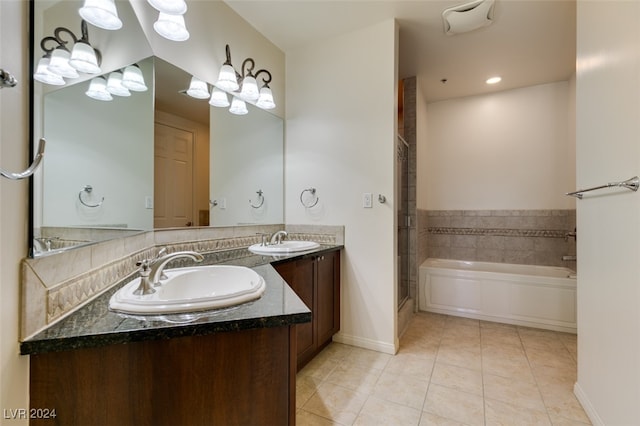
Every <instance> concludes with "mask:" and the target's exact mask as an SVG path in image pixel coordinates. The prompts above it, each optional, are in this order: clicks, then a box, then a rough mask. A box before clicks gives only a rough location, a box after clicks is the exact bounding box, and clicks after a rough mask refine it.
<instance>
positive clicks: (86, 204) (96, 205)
mask: <svg viewBox="0 0 640 426" xmlns="http://www.w3.org/2000/svg"><path fill="white" fill-rule="evenodd" d="M92 191H93V187H92V186H91V185H85V186H84V188H83V189H82V191H80V192H78V200H80V202H81V203H82V205H83V206H87V207H90V208H92V209H94V208H96V207H100V206H101V205H102V203H104V197H102V200H100V202H99V203H97V204H88V203H87V202H85V201H84V200H83V199H82V193H83V192H86V193H87V194H91V192H92Z"/></svg>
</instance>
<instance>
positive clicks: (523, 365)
mask: <svg viewBox="0 0 640 426" xmlns="http://www.w3.org/2000/svg"><path fill="white" fill-rule="evenodd" d="M482 371H483V373H485V374H493V375H495V376H500V377H506V378H510V379H513V380H521V381H526V382H535V379H534V378H533V374H532V372H531V368H530V367H529V362H528V361H527V358H526V357H524V356H506V357H488V356H485V357H483V358H482Z"/></svg>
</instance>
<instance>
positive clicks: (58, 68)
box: [33, 20, 101, 86]
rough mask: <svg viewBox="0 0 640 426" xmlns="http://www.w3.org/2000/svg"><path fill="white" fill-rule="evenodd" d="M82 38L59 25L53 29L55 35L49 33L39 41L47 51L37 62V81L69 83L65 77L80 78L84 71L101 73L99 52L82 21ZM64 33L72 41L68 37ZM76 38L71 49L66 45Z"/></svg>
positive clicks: (54, 83) (86, 72) (85, 23)
mask: <svg viewBox="0 0 640 426" xmlns="http://www.w3.org/2000/svg"><path fill="white" fill-rule="evenodd" d="M80 31H81V37H80V38H78V37H77V36H76V35H75V34H74V33H73V32H72V31H71V30H70V29H68V28H65V27H58V28H56V29H55V30H54V31H53V36H48V37H45V38H43V39H42V40H41V41H40V47H41V48H42V50H43V51H44V52H45V54H44V56H43V57H42V58H40V60H39V61H38V66H37V67H36V71H35V73H34V74H33V78H34V80H37V81H39V82H41V83H46V84H51V85H55V86H63V85H64V84H66V81H65V80H64V79H65V78H78V77H79V76H80V74H78V72H82V73H85V74H100V72H101V69H100V62H101V55H100V51H99V50H97V49H94V48H93V47H91V44H90V43H89V32H88V30H87V22H86V21H85V20H82V22H81V23H80ZM65 35H66V36H68V37H69V38H70V39H71V40H65V38H66V37H65ZM71 41H73V48H72V50H71V51H69V49H68V48H67V45H68V44H69V43H71ZM48 42H54V43H56V44H57V46H55V45H54V46H53V47H47V43H48Z"/></svg>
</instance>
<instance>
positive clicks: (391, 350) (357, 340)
mask: <svg viewBox="0 0 640 426" xmlns="http://www.w3.org/2000/svg"><path fill="white" fill-rule="evenodd" d="M333 341H334V342H338V343H344V344H345V345H351V346H357V347H359V348H364V349H371V350H372V351H378V352H383V353H386V354H391V355H395V354H396V352H398V348H399V347H400V344H399V342H398V340H397V339H396V341H395V342H394V343H387V342H381V341H378V340H371V339H367V338H364V337H358V336H352V335H348V334H345V333H338V334H336V335H334V336H333Z"/></svg>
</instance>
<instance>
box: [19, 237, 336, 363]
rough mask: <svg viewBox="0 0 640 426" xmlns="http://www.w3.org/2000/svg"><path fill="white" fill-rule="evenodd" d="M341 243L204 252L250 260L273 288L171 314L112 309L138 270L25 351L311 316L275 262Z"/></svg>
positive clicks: (228, 260) (209, 258)
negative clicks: (266, 251) (279, 250)
mask: <svg viewBox="0 0 640 426" xmlns="http://www.w3.org/2000/svg"><path fill="white" fill-rule="evenodd" d="M341 248H342V246H340V245H331V246H330V245H322V246H320V247H319V248H318V249H315V250H310V251H305V252H300V253H294V254H291V255H285V256H264V255H256V254H253V253H251V252H250V251H249V250H247V249H238V250H229V251H222V252H214V253H202V254H203V255H204V256H205V260H204V261H203V262H201V263H198V264H197V265H213V264H229V265H239V266H246V267H249V268H252V269H253V270H255V271H256V272H257V273H259V274H260V275H262V277H263V278H264V279H265V281H266V284H267V289H266V291H265V292H264V294H263V295H262V297H260V299H257V300H254V301H252V302H248V303H244V304H241V305H238V306H233V307H229V308H222V309H214V310H209V311H201V312H189V313H184V314H168V315H128V314H123V313H118V312H113V311H110V310H109V299H110V298H111V296H112V295H113V293H115V292H116V291H117V290H118V289H120V287H122V286H123V285H125V284H126V283H128V282H130V281H131V280H133V279H135V278H136V277H137V274H135V275H134V276H131V277H129V278H127V279H124V280H122V282H120V283H118V284H117V285H115V286H114V287H113V288H111V289H109V290H108V291H106V292H105V293H103V294H101V295H100V296H98V297H97V298H96V299H94V300H92V301H91V302H89V303H88V304H87V305H85V306H83V307H81V308H80V309H78V310H77V311H75V312H73V313H72V314H71V315H69V316H68V317H66V318H64V319H63V320H61V321H60V322H58V323H55V324H54V325H52V326H51V327H49V328H47V329H45V330H43V331H42V332H40V333H38V334H36V335H35V336H33V337H31V338H30V339H28V340H25V341H23V342H21V344H20V353H21V354H23V355H32V354H37V353H44V352H56V351H66V350H72V349H79V348H89V347H98V346H106V345H114V344H123V343H129V342H137V341H142V340H159V339H171V338H175V337H182V336H195V335H205V334H211V333H218V332H226V331H238V330H248V329H253V328H264V327H280V326H287V325H292V324H299V323H305V322H309V321H311V311H310V310H309V308H307V306H306V305H305V304H304V303H303V302H302V301H301V300H300V299H299V298H298V296H297V295H296V294H295V293H294V292H293V290H292V289H291V288H290V287H289V286H288V285H287V283H286V282H285V281H284V280H283V279H282V277H280V275H278V273H277V272H276V271H275V269H274V268H273V267H272V266H271V264H272V263H274V264H275V263H279V262H283V261H287V260H295V259H302V258H305V257H310V256H315V255H318V254H321V253H324V252H330V251H334V250H340V249H341ZM191 265H195V264H194V263H193V262H192V261H190V260H188V259H176V260H175V261H172V262H171V263H169V265H168V268H176V267H186V266H191Z"/></svg>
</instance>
